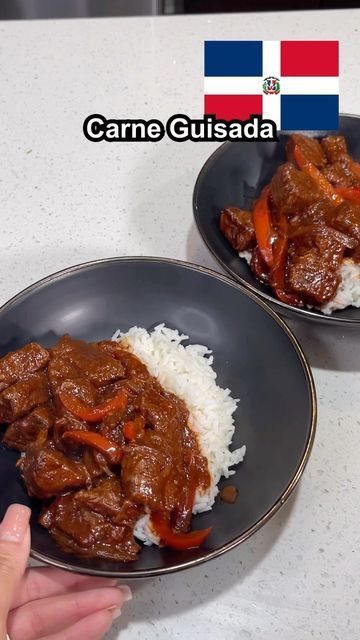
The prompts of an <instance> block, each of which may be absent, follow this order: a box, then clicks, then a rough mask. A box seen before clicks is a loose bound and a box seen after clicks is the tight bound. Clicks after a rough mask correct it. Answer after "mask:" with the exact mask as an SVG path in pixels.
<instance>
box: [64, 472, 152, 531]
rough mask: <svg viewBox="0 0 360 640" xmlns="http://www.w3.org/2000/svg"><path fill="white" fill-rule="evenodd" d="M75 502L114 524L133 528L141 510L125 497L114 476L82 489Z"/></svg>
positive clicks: (119, 483)
mask: <svg viewBox="0 0 360 640" xmlns="http://www.w3.org/2000/svg"><path fill="white" fill-rule="evenodd" d="M76 500H77V503H78V505H79V507H80V508H81V507H82V505H84V506H87V507H89V508H90V509H91V510H92V511H95V512H96V513H100V514H101V515H102V516H105V517H108V518H111V520H112V522H113V523H114V524H118V525H126V526H127V527H131V528H133V527H134V525H135V523H136V521H137V520H138V519H139V518H140V516H141V515H142V513H143V509H142V508H141V507H140V506H139V505H136V504H135V503H134V502H131V500H129V499H128V498H126V497H125V495H124V492H123V489H122V486H121V482H120V480H119V479H118V478H116V477H115V476H111V477H110V478H104V479H102V480H100V481H99V483H98V484H97V485H96V486H95V487H93V488H91V489H82V490H81V491H78V492H77V494H76Z"/></svg>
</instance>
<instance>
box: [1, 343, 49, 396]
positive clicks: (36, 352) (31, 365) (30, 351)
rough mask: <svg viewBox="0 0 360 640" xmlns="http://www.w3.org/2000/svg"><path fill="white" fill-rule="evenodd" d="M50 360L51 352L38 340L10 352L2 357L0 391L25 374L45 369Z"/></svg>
mask: <svg viewBox="0 0 360 640" xmlns="http://www.w3.org/2000/svg"><path fill="white" fill-rule="evenodd" d="M48 361H49V352H48V351H46V349H43V347H41V346H40V345H39V344H37V343H36V342H30V343H29V344H27V345H25V347H22V348H21V349H18V350H17V351H12V352H10V353H8V354H7V355H6V356H4V357H3V358H1V359H0V391H3V390H4V389H6V388H7V387H9V386H10V385H12V384H14V382H17V381H18V380H20V378H22V377H23V376H24V375H29V374H31V373H35V371H39V370H40V369H43V368H44V367H46V365H47V363H48Z"/></svg>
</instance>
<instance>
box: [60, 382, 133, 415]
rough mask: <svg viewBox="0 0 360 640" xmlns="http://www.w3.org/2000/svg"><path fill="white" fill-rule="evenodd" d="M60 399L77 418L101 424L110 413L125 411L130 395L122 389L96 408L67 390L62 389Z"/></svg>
mask: <svg viewBox="0 0 360 640" xmlns="http://www.w3.org/2000/svg"><path fill="white" fill-rule="evenodd" d="M59 398H60V400H61V402H62V403H63V405H64V407H65V409H67V410H68V411H70V413H72V414H73V415H74V416H76V417H77V418H80V419H81V420H85V421H86V422H100V421H101V420H102V419H103V418H105V416H107V415H109V413H113V412H114V411H117V410H118V409H125V407H126V405H127V400H128V394H127V391H126V389H120V390H119V391H118V392H117V394H116V395H115V396H114V397H113V398H109V399H108V400H105V402H102V403H101V404H98V405H97V406H96V407H91V406H89V405H88V404H86V402H84V401H83V400H81V398H79V397H78V396H75V395H74V394H73V393H69V392H68V391H66V388H60V391H59Z"/></svg>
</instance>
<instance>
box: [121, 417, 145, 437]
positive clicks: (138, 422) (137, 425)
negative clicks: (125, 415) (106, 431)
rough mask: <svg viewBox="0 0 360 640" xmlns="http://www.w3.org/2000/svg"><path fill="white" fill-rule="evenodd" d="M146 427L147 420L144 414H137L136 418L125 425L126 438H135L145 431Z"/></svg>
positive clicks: (124, 433)
mask: <svg viewBox="0 0 360 640" xmlns="http://www.w3.org/2000/svg"><path fill="white" fill-rule="evenodd" d="M144 427H145V420H144V418H143V416H140V415H138V416H136V417H135V418H134V420H129V422H125V424H124V426H123V435H124V437H125V438H126V440H135V438H136V436H137V435H138V434H139V433H141V431H143V429H144Z"/></svg>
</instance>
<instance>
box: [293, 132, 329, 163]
mask: <svg viewBox="0 0 360 640" xmlns="http://www.w3.org/2000/svg"><path fill="white" fill-rule="evenodd" d="M295 146H297V147H298V148H299V149H300V151H301V152H302V154H303V156H305V158H306V159H307V160H308V161H309V162H311V163H312V164H314V165H315V166H316V167H319V168H322V167H324V166H325V165H326V157H325V154H324V151H323V149H322V147H321V144H320V142H319V140H317V139H316V138H309V137H308V136H303V135H301V134H299V133H294V134H293V135H291V136H289V139H288V141H287V143H286V156H287V159H288V160H289V162H293V163H294V164H296V160H295V159H294V148H295Z"/></svg>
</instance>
